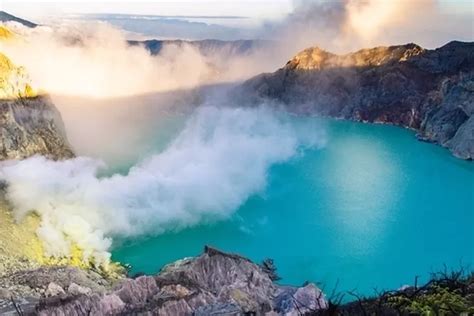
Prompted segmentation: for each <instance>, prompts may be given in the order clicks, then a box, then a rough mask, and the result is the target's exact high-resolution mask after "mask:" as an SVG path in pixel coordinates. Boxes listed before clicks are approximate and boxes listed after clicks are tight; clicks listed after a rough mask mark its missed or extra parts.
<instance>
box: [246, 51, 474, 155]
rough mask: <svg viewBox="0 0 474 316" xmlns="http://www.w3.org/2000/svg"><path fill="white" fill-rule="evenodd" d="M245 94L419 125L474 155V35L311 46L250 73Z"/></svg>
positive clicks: (436, 139)
mask: <svg viewBox="0 0 474 316" xmlns="http://www.w3.org/2000/svg"><path fill="white" fill-rule="evenodd" d="M238 94H239V95H244V96H245V99H246V101H245V102H250V103H253V104H260V103H262V102H275V103H277V104H278V105H280V104H282V105H283V106H284V107H285V108H286V109H287V110H289V111H292V112H295V113H298V114H317V115H323V116H329V117H335V118H341V119H348V120H354V121H360V122H368V123H388V124H394V125H398V126H402V127H406V128H411V129H414V130H416V131H417V132H418V137H419V139H421V140H424V141H429V142H433V143H436V144H439V145H441V146H444V147H446V148H448V149H449V150H450V151H451V152H452V153H453V155H455V156H456V157H458V158H461V159H467V160H472V159H473V158H474V116H473V113H474V43H472V42H470V43H464V42H451V43H449V44H447V45H445V46H443V47H440V48H438V49H435V50H427V49H424V48H422V47H420V46H418V45H415V44H407V45H401V46H390V47H376V48H371V49H363V50H360V51H357V52H355V53H350V54H347V55H336V54H332V53H329V52H326V51H324V50H322V49H320V48H317V47H314V48H308V49H306V50H304V51H303V52H301V53H299V54H298V55H296V56H295V57H294V58H293V59H291V60H290V61H289V62H288V63H287V64H286V65H285V66H284V67H283V68H281V69H279V70H277V71H276V72H274V73H270V74H262V75H259V76H257V77H255V78H253V79H250V80H248V81H247V82H245V83H244V84H243V86H242V87H241V88H240V89H238Z"/></svg>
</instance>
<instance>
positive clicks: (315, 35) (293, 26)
mask: <svg viewBox="0 0 474 316" xmlns="http://www.w3.org/2000/svg"><path fill="white" fill-rule="evenodd" d="M293 3H294V9H293V11H292V12H291V13H290V14H289V15H288V16H287V17H286V18H284V19H283V20H282V21H280V22H278V23H269V24H268V25H267V28H266V30H265V32H266V33H265V34H267V35H269V36H272V37H274V38H276V39H278V38H280V39H282V41H283V42H284V45H282V46H281V47H280V49H281V50H282V53H283V54H287V56H292V55H293V54H295V53H296V52H297V51H300V50H302V49H305V48H308V47H310V46H315V45H316V46H320V47H322V48H324V49H328V50H330V51H333V52H336V53H347V52H349V51H353V50H357V49H361V48H368V47H373V46H381V45H399V44H405V43H412V42H414V43H417V44H419V45H421V46H424V47H427V48H435V47H439V46H441V45H444V44H445V43H447V42H448V41H452V40H454V39H457V40H472V36H473V34H472V12H471V14H469V13H465V14H454V13H449V12H448V13H447V12H445V11H443V10H442V8H441V7H440V3H439V1H437V0H401V1H393V0H341V1H322V0H294V1H293ZM440 21H442V23H440Z"/></svg>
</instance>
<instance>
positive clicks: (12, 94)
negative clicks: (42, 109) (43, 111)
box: [0, 53, 38, 99]
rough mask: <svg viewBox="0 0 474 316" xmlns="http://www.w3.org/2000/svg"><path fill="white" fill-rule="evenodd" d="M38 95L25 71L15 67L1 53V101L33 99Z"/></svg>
mask: <svg viewBox="0 0 474 316" xmlns="http://www.w3.org/2000/svg"><path fill="white" fill-rule="evenodd" d="M37 95H38V93H37V92H36V90H35V89H34V88H33V87H32V85H31V80H30V78H29V77H28V75H27V73H26V71H25V69H24V68H23V67H17V66H15V65H14V64H13V63H12V62H11V61H10V59H9V58H8V57H7V56H5V55H4V54H2V53H0V99H16V98H33V97H36V96H37Z"/></svg>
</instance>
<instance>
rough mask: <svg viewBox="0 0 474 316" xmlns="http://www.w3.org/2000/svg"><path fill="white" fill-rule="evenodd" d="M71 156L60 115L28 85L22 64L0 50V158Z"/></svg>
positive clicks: (63, 157)
mask: <svg viewBox="0 0 474 316" xmlns="http://www.w3.org/2000/svg"><path fill="white" fill-rule="evenodd" d="M36 154H37V155H43V156H46V157H48V158H51V159H65V158H71V157H73V156H74V154H73V152H72V150H71V147H70V145H69V143H68V141H67V138H66V134H65V131H64V126H63V122H62V119H61V115H60V114H59V112H58V110H57V109H56V108H55V107H54V105H53V104H52V102H51V101H50V99H49V98H48V97H47V96H40V95H38V94H37V92H36V90H35V89H34V88H33V87H32V85H31V82H30V80H29V78H28V75H27V74H26V71H25V70H24V68H22V67H17V66H15V65H14V64H13V63H12V62H11V61H10V60H9V59H8V58H7V57H6V56H5V55H3V54H0V160H7V159H23V158H27V157H30V156H33V155H36Z"/></svg>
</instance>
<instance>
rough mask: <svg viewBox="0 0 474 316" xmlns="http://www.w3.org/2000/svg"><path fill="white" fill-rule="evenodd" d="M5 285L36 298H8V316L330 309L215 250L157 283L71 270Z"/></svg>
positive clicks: (23, 275) (3, 305)
mask: <svg viewBox="0 0 474 316" xmlns="http://www.w3.org/2000/svg"><path fill="white" fill-rule="evenodd" d="M0 282H2V283H8V282H11V283H14V284H16V285H17V286H20V288H21V290H22V291H23V293H30V296H29V297H26V296H25V295H23V296H22V298H21V299H15V293H7V291H4V292H3V296H4V300H3V301H2V300H1V298H0V313H1V314H2V315H3V314H8V313H10V314H12V315H15V313H16V312H17V310H21V311H22V312H23V313H25V314H39V315H117V314H119V315H243V314H251V315H264V314H266V315H276V314H282V315H302V314H304V313H309V312H315V311H318V310H323V309H326V308H327V307H328V302H327V300H326V298H325V296H324V295H323V294H322V292H321V291H320V290H319V289H318V288H317V287H316V286H315V285H314V284H311V283H309V284H306V285H305V286H303V287H291V286H280V285H277V284H275V283H273V282H272V280H271V277H270V275H269V274H267V272H265V271H264V270H263V269H262V268H261V267H260V266H258V265H256V264H254V263H252V262H251V261H250V260H248V259H246V258H244V257H241V256H238V255H234V254H229V253H224V252H221V251H219V250H217V249H214V248H210V247H205V250H204V253H203V254H202V255H200V256H198V257H195V258H188V259H184V260H180V261H177V262H174V263H172V264H169V265H167V266H165V267H164V268H163V269H162V270H161V272H160V273H159V274H157V275H155V276H139V277H137V278H134V279H123V280H121V281H119V282H118V283H116V284H113V285H112V284H110V283H108V282H107V281H106V280H104V279H103V278H101V277H100V276H99V275H97V274H95V273H93V272H85V271H83V270H79V269H76V268H70V267H69V268H67V267H66V268H64V267H63V268H59V267H50V268H44V267H43V268H39V269H34V270H27V271H21V272H17V273H16V274H14V275H11V276H9V277H8V279H7V280H5V279H3V280H2V279H0ZM0 294H2V293H0ZM12 295H13V296H12ZM5 297H6V299H5ZM10 297H13V299H10Z"/></svg>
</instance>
